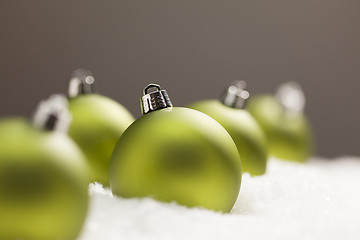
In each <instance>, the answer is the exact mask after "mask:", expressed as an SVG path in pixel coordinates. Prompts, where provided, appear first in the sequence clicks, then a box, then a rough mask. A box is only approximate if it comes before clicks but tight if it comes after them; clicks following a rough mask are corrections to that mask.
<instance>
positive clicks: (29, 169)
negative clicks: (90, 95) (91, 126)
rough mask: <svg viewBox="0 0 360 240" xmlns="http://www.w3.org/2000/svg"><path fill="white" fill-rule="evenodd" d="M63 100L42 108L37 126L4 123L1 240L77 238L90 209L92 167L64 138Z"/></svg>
mask: <svg viewBox="0 0 360 240" xmlns="http://www.w3.org/2000/svg"><path fill="white" fill-rule="evenodd" d="M66 103H67V100H66V98H65V97H61V96H53V97H52V98H50V99H49V100H48V101H47V102H42V103H41V104H40V105H39V108H38V110H37V112H36V113H35V115H34V124H31V123H29V122H27V121H26V120H24V119H20V118H19V119H18V118H9V119H4V120H2V121H0V239H25V240H71V239H76V237H77V236H78V235H79V233H80V231H81V228H82V225H83V223H84V220H85V217H86V213H87V209H88V166H87V162H86V160H85V156H84V155H83V153H82V152H81V150H80V149H79V147H78V146H77V145H76V144H75V143H74V142H73V141H72V140H71V139H70V138H69V137H68V136H67V135H66V134H65V133H64V131H66V128H67V126H68V124H69V121H70V119H71V118H69V113H68V112H67V109H66V105H65V104H66Z"/></svg>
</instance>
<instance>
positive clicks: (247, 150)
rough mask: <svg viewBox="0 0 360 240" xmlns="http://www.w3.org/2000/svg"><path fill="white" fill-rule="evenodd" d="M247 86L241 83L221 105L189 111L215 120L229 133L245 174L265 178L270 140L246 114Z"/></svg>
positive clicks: (197, 105)
mask: <svg viewBox="0 0 360 240" xmlns="http://www.w3.org/2000/svg"><path fill="white" fill-rule="evenodd" d="M245 86H246V83H245V82H244V81H237V82H235V83H234V84H233V85H231V86H230V87H229V88H228V89H227V90H226V92H225V93H224V95H223V96H222V98H221V101H218V100H205V101H200V102H196V103H193V104H190V105H189V107H190V108H193V109H195V110H198V111H201V112H203V113H205V114H207V115H209V116H210V117H212V118H214V119H215V120H216V121H218V122H219V123H220V124H221V125H222V126H223V127H224V128H225V129H226V131H228V133H229V134H230V135H231V137H232V138H233V140H234V142H235V144H236V147H237V148H238V151H239V154H240V158H241V166H242V170H243V172H248V173H250V174H251V175H262V174H264V173H265V171H266V161H267V146H266V138H265V135H264V133H263V130H262V129H261V127H260V126H259V124H258V123H257V122H256V120H255V119H254V118H253V117H252V116H251V115H250V113H249V112H248V111H246V110H244V106H245V103H246V100H247V99H248V98H249V92H248V91H246V90H245Z"/></svg>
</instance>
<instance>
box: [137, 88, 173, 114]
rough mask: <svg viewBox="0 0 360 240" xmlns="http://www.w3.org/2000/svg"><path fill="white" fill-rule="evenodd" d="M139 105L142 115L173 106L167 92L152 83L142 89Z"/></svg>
mask: <svg viewBox="0 0 360 240" xmlns="http://www.w3.org/2000/svg"><path fill="white" fill-rule="evenodd" d="M140 104H141V112H142V114H146V113H149V112H152V111H156V110H159V109H163V108H168V107H172V106H173V105H172V103H171V101H170V98H169V96H168V94H167V92H166V91H165V90H161V88H160V85H158V84H154V83H151V84H149V85H147V87H145V88H144V90H143V96H142V97H141V98H140Z"/></svg>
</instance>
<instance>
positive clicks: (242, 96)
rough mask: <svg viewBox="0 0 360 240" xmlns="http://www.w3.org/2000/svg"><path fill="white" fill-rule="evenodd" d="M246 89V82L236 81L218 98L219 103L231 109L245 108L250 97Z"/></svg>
mask: <svg viewBox="0 0 360 240" xmlns="http://www.w3.org/2000/svg"><path fill="white" fill-rule="evenodd" d="M245 88H246V82H245V81H243V80H238V81H235V82H233V83H232V84H231V85H230V86H229V87H228V88H227V89H226V90H225V92H224V93H223V95H222V96H221V98H220V101H221V102H222V103H223V104H224V105H226V106H228V107H232V108H239V109H243V108H244V107H245V104H246V101H247V99H248V98H249V97H250V94H249V92H248V91H247V90H245Z"/></svg>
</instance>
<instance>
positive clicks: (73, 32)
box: [0, 0, 360, 157]
mask: <svg viewBox="0 0 360 240" xmlns="http://www.w3.org/2000/svg"><path fill="white" fill-rule="evenodd" d="M359 7H360V3H359V1H358V0H301V1H300V0H297V1H294V0H272V1H268V0H259V1H254V0H244V1H227V0H221V1H220V0H219V1H212V0H183V1H180V0H178V1H172V0H163V1H159V0H152V1H150V0H144V1H119V0H117V1H100V0H91V1H90V0H89V1H67V2H65V1H10V0H8V1H6V0H2V1H1V2H0V31H1V33H0V34H1V35H0V79H1V80H0V82H1V87H0V116H2V117H4V116H9V115H29V114H30V113H31V111H32V109H33V108H34V106H35V104H36V103H37V102H38V101H39V100H40V99H43V98H46V97H48V96H49V95H50V94H51V93H57V92H65V91H66V88H67V83H68V80H69V76H70V74H71V72H72V71H73V70H74V69H75V68H78V67H84V68H88V69H90V70H91V71H93V73H94V75H95V77H96V79H97V90H98V92H100V93H102V94H104V95H107V96H110V97H112V98H114V99H116V100H118V101H119V102H121V103H122V104H123V105H125V106H126V107H127V108H128V109H129V110H130V111H131V112H132V113H133V114H134V115H135V116H140V108H139V97H140V95H141V91H142V89H143V88H144V87H145V86H146V85H147V84H148V83H150V82H157V83H159V84H161V85H162V87H163V88H164V89H167V91H168V93H169V94H170V97H171V99H172V101H173V103H174V104H175V105H177V106H182V105H186V104H188V103H190V102H193V101H196V100H200V99H204V98H217V97H218V96H219V94H220V93H221V92H222V91H223V89H224V87H225V86H226V85H227V84H228V83H229V82H231V81H232V80H235V79H244V80H247V81H248V86H249V90H250V91H251V93H252V94H253V95H255V94H259V93H265V92H272V91H273V89H274V87H275V86H276V85H277V84H279V83H282V82H285V81H289V80H296V81H298V82H299V83H300V84H301V85H302V86H303V88H304V90H305V92H306V96H307V106H306V113H307V114H308V116H309V119H310V121H311V123H312V126H313V128H314V131H315V135H316V139H317V154H318V155H321V156H327V157H335V156H340V155H360V148H359V140H358V139H359V136H360V128H359V123H360V113H359V107H358V104H359V102H360V95H359V89H360V86H359V85H360V84H359V77H360V76H359V75H360V73H359V63H360V27H359V23H360V21H359V20H360V14H359V12H360V11H359V10H360V8H359Z"/></svg>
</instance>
